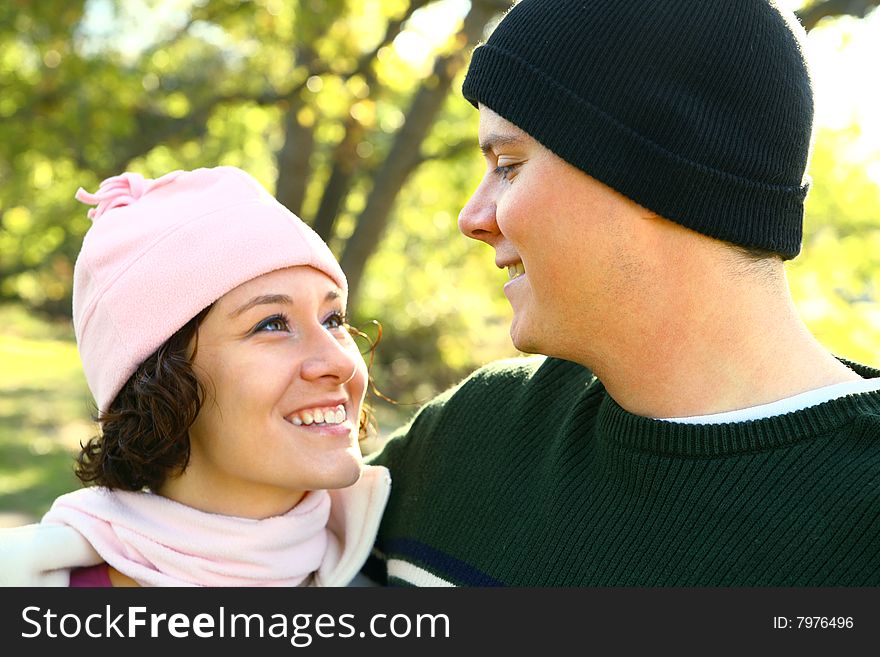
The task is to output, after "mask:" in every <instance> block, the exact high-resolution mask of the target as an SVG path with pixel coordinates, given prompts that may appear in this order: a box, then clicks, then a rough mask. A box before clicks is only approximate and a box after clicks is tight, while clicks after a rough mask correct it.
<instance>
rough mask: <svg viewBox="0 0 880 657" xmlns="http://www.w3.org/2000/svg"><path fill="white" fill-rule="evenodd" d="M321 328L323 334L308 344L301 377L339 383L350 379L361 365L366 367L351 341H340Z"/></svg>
mask: <svg viewBox="0 0 880 657" xmlns="http://www.w3.org/2000/svg"><path fill="white" fill-rule="evenodd" d="M321 330H322V331H323V335H322V336H320V338H319V339H317V340H314V341H312V343H311V345H310V346H309V348H310V353H309V355H308V357H306V359H305V360H304V361H303V364H302V377H303V378H304V379H306V380H309V381H316V380H319V379H322V378H328V379H332V380H334V381H335V382H336V383H339V384H342V383H346V382H348V381H350V380H351V379H352V378H353V377H354V376H355V375H356V374H357V373H358V371H359V370H360V368H361V367H364V368H365V367H366V366H365V365H364V364H363V363H364V358H363V356H361V354H360V352H359V351H358V350H357V347H356V345H355V344H354V342H353V341H351V340H346V341H340V340H339V339H338V337H337V336H335V335H333V334H331V333H330V332H328V331H327V330H326V329H324V328H323V327H321Z"/></svg>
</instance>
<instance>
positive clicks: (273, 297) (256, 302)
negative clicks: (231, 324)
mask: <svg viewBox="0 0 880 657" xmlns="http://www.w3.org/2000/svg"><path fill="white" fill-rule="evenodd" d="M278 303H280V304H287V305H290V304H292V303H293V299H291V298H290V297H289V296H287V295H286V294H261V295H260V296H258V297H254V298H253V299H251V300H250V301H247V302H246V303H244V304H242V305H241V306H239V307H238V308H236V309H235V310H233V311H232V312H231V313H229V317H230V319H232V318H235V317H238V316H239V315H241V314H242V313H244V312H247V311H248V310H250V309H251V308H253V307H254V306H262V305H266V304H278Z"/></svg>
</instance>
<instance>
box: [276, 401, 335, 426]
mask: <svg viewBox="0 0 880 657" xmlns="http://www.w3.org/2000/svg"><path fill="white" fill-rule="evenodd" d="M345 420H346V415H345V406H343V405H342V404H339V406H334V407H332V408H310V409H309V410H307V411H298V412H297V413H294V414H293V415H292V416H291V417H290V423H291V424H295V425H296V426H298V427H299V426H303V425H305V426H309V425H312V424H342V423H343V422H345Z"/></svg>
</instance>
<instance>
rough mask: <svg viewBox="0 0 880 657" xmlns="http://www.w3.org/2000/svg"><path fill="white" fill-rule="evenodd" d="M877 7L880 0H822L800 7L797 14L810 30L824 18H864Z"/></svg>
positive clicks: (805, 27)
mask: <svg viewBox="0 0 880 657" xmlns="http://www.w3.org/2000/svg"><path fill="white" fill-rule="evenodd" d="M877 7H880V0H820V1H819V2H815V3H813V4H811V5H809V6H807V7H804V8H803V9H798V10H797V11H796V12H795V14H796V15H797V17H798V20H799V21H800V22H801V25H803V26H804V29H805V30H807V31H808V32H809V31H810V30H812V29H813V28H814V27H816V25H817V24H818V23H819V21H821V20H822V19H823V18H830V17H832V16H856V17H858V18H864V17H865V16H867V15H868V14H869V13H870V12H871V11H873V10H874V9H876V8H877Z"/></svg>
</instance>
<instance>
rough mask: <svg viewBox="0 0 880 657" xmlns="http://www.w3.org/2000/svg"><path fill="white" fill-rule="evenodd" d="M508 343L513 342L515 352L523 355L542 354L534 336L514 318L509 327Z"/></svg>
mask: <svg viewBox="0 0 880 657" xmlns="http://www.w3.org/2000/svg"><path fill="white" fill-rule="evenodd" d="M510 341H511V342H513V346H514V347H516V349H517V351H521V352H522V353H524V354H540V353H543V352H542V351H541V348H540V346H539V345H538V344H537V341H536V340H535V339H534V336H533V335H531V333H530V332H529V331H528V330H526V329H525V327H523V326H522V325H521V324H520V323H519V322H517V321H516V318H514V320H513V323H512V324H511V325H510Z"/></svg>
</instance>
